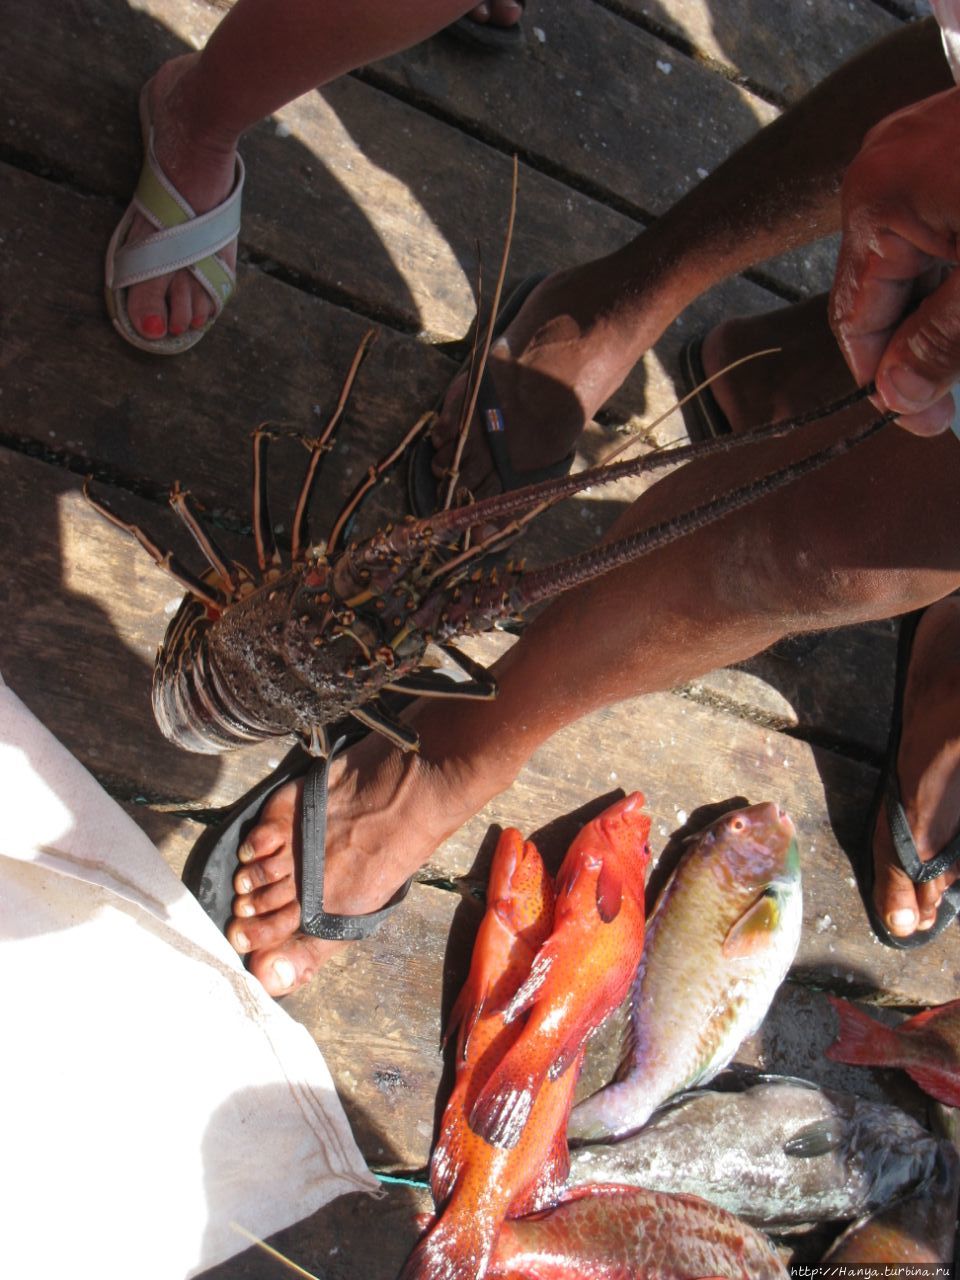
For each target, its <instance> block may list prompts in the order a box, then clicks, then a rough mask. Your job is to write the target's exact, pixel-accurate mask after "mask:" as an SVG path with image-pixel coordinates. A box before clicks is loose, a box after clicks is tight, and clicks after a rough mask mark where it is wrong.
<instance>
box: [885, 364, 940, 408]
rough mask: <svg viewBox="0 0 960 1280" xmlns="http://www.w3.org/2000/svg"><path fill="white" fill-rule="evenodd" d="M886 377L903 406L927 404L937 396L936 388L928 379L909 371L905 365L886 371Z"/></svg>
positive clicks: (914, 371) (911, 370)
mask: <svg viewBox="0 0 960 1280" xmlns="http://www.w3.org/2000/svg"><path fill="white" fill-rule="evenodd" d="M887 377H888V378H889V379H890V382H891V384H892V386H893V389H894V391H896V392H897V394H898V395H899V396H900V397H901V398H902V400H903V403H904V404H905V405H913V406H920V405H925V404H929V403H930V401H931V400H932V399H933V398H934V396H935V395H936V394H937V388H936V386H934V384H933V383H932V382H930V381H929V379H927V378H924V377H921V375H920V374H919V373H917V372H916V370H914V369H909V368H908V367H907V366H906V365H895V366H894V368H892V369H890V370H889V371H888V373H887Z"/></svg>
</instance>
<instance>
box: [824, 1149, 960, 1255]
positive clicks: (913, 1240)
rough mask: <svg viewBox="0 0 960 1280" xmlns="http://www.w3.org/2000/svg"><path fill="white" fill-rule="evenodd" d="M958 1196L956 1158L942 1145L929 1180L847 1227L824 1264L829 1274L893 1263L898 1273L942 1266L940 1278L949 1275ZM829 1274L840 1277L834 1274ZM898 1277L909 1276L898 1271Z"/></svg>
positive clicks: (959, 1168) (958, 1164)
mask: <svg viewBox="0 0 960 1280" xmlns="http://www.w3.org/2000/svg"><path fill="white" fill-rule="evenodd" d="M958 1194H960V1158H958V1156H957V1153H956V1151H955V1150H954V1148H953V1145H952V1144H951V1143H949V1142H945V1141H943V1142H941V1143H940V1146H939V1151H938V1154H937V1161H936V1164H935V1166H934V1168H933V1170H932V1171H931V1173H930V1176H929V1178H927V1179H926V1180H925V1181H924V1182H922V1183H921V1184H920V1185H919V1186H918V1187H917V1188H916V1189H915V1190H914V1191H912V1192H910V1194H909V1195H906V1196H903V1197H901V1198H899V1199H897V1200H896V1201H895V1202H894V1203H892V1204H890V1205H888V1206H887V1207H886V1208H883V1209H879V1210H878V1211H877V1212H876V1213H874V1214H872V1215H871V1216H870V1217H868V1218H866V1219H863V1220H861V1221H860V1222H855V1223H854V1224H853V1226H851V1227H848V1228H847V1230H846V1231H844V1232H843V1234H842V1235H841V1236H840V1238H839V1239H838V1240H836V1241H835V1242H834V1244H833V1245H832V1247H831V1248H830V1249H829V1250H828V1252H827V1254H826V1256H825V1257H824V1258H823V1262H824V1263H829V1265H830V1267H831V1268H836V1267H839V1266H841V1265H849V1266H865V1265H866V1264H868V1263H870V1264H872V1263H880V1262H886V1263H896V1264H897V1265H898V1268H899V1267H902V1268H907V1267H909V1266H917V1265H922V1264H927V1265H929V1264H941V1265H945V1267H946V1268H947V1269H946V1270H945V1271H944V1273H943V1274H945V1275H951V1274H952V1263H953V1257H954V1249H955V1247H956V1235H957V1197H958ZM828 1274H833V1275H838V1274H841V1273H840V1272H838V1271H836V1270H833V1271H831V1272H829V1273H828ZM897 1274H898V1275H907V1274H909V1272H908V1271H906V1270H902V1271H900V1270H898V1272H897ZM926 1274H928V1275H930V1274H932V1272H929V1271H928V1272H927V1273H926Z"/></svg>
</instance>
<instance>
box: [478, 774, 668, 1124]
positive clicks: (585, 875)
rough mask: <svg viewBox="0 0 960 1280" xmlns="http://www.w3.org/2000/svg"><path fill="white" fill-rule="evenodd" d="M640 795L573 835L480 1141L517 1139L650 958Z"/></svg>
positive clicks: (485, 1098)
mask: <svg viewBox="0 0 960 1280" xmlns="http://www.w3.org/2000/svg"><path fill="white" fill-rule="evenodd" d="M643 803H644V798H643V795H642V794H641V793H640V792H639V791H635V792H633V793H631V794H630V795H628V796H626V797H624V799H622V800H618V801H617V802H616V803H615V804H613V805H611V806H610V807H609V808H608V809H605V810H604V812H603V813H601V814H600V815H599V817H596V818H594V819H593V820H592V821H591V822H588V823H587V824H586V826H585V827H583V828H582V829H581V830H580V832H579V833H578V834H577V835H576V836H575V837H574V839H573V841H572V843H571V845H570V847H569V849H568V850H567V853H566V856H565V857H564V860H563V862H562V864H561V866H560V870H559V872H558V873H557V880H556V887H557V901H556V906H555V909H554V926H553V930H552V932H551V933H550V936H549V937H548V938H547V939H546V941H545V942H544V943H543V945H542V946H541V947H540V949H539V951H538V952H537V954H536V956H535V957H534V960H533V964H532V965H531V968H530V973H529V975H528V977H527V979H526V981H525V982H524V983H523V985H522V986H521V987H520V989H519V991H518V992H517V994H516V995H515V996H514V997H513V999H512V1000H511V1002H510V1004H509V1005H508V1007H507V1009H506V1011H505V1013H504V1018H505V1020H506V1021H507V1022H513V1021H515V1020H516V1019H519V1018H521V1016H523V1015H526V1016H525V1020H524V1025H523V1029H522V1031H521V1033H520V1035H519V1036H518V1037H517V1040H516V1042H515V1043H514V1044H513V1046H512V1047H511V1048H510V1049H509V1050H508V1051H507V1053H506V1054H505V1056H504V1058H503V1059H502V1061H501V1062H500V1064H499V1066H498V1067H497V1068H496V1069H495V1070H494V1072H493V1073H492V1075H491V1076H490V1079H489V1080H488V1081H487V1082H486V1084H485V1085H484V1086H483V1088H482V1089H481V1090H480V1093H479V1094H478V1096H477V1098H476V1101H475V1102H474V1104H473V1107H472V1108H471V1111H470V1115H469V1124H470V1127H471V1129H473V1131H474V1133H476V1134H477V1135H478V1136H479V1137H481V1138H483V1139H484V1140H485V1141H486V1142H490V1143H492V1144H493V1145H494V1146H501V1147H513V1146H516V1145H517V1143H518V1142H519V1141H520V1136H521V1134H522V1133H523V1130H524V1126H525V1125H526V1123H527V1120H528V1118H529V1116H530V1112H531V1110H532V1108H533V1104H534V1101H535V1100H536V1097H537V1094H538V1092H539V1090H540V1088H541V1086H542V1085H543V1083H544V1081H546V1080H557V1079H559V1078H560V1077H561V1076H562V1075H563V1074H564V1073H565V1072H567V1071H569V1070H570V1068H571V1066H572V1065H573V1064H574V1062H575V1061H576V1060H577V1059H578V1057H579V1055H580V1053H581V1050H582V1047H583V1045H584V1043H585V1042H586V1039H587V1037H588V1036H589V1035H590V1033H591V1032H592V1031H594V1030H595V1029H596V1028H597V1027H598V1026H599V1025H600V1024H601V1023H602V1022H603V1020H604V1019H605V1018H606V1017H607V1015H608V1014H609V1013H611V1012H612V1011H613V1010H614V1009H615V1008H616V1007H617V1006H618V1005H619V1004H621V1003H622V1001H623V999H624V997H625V996H626V994H627V992H628V991H629V989H630V983H631V981H632V979H633V976H634V973H635V972H636V968H637V965H638V963H639V961H640V955H641V952H642V950H643V937H644V916H645V903H644V894H645V887H646V874H647V868H648V866H649V862H650V844H649V836H650V819H649V817H648V816H647V815H646V814H645V813H643V811H642V806H643Z"/></svg>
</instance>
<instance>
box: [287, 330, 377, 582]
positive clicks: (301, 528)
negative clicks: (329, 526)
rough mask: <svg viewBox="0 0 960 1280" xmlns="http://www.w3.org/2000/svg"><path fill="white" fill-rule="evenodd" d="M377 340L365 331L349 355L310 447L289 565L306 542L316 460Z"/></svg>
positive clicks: (328, 443) (297, 559)
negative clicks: (340, 383)
mask: <svg viewBox="0 0 960 1280" xmlns="http://www.w3.org/2000/svg"><path fill="white" fill-rule="evenodd" d="M376 338H377V332H376V330H375V329H368V330H367V331H366V333H365V334H364V335H363V337H362V338H361V339H360V342H359V344H358V346H357V349H356V351H355V352H354V353H353V360H352V361H351V362H350V368H349V369H348V370H347V376H346V377H345V378H344V380H343V386H342V387H341V388H340V396H339V399H338V400H337V403H336V407H335V408H334V410H333V413H332V414H331V415H330V417H329V419H328V421H327V425H326V426H325V427H324V428H323V430H322V431H321V432H320V435H319V436H317V438H316V439H315V440H313V441H311V443H310V461H309V462H308V463H307V471H306V475H305V476H304V477H303V484H302V485H301V486H300V496H299V497H298V498H297V505H296V509H295V511H294V514H293V533H292V535H291V549H290V558H291V563H293V564H299V563H300V561H301V560H302V559H303V547H304V546H305V545H306V543H307V542H308V541H309V535H308V532H307V508H308V507H309V505H310V495H311V494H312V493H313V486H314V483H315V481H316V478H317V471H318V470H319V467H320V460H321V459H322V457H323V455H324V454H325V453H329V452H330V449H331V447H332V440H333V433H334V431H336V429H337V427H338V426H339V425H340V420H341V418H342V417H343V414H344V410H345V409H346V407H347V401H348V400H349V399H350V393H351V392H352V390H353V384H354V382H355V380H356V377H357V374H358V373H359V372H360V366H361V364H362V363H363V359H364V356H365V355H366V354H367V352H368V351H369V350H370V348H371V347H372V346H373V344H374V342H375V341H376ZM343 519H344V517H343V514H342V513H341V515H340V516H339V517H338V520H337V525H338V527H339V525H340V523H341V522H342V521H343Z"/></svg>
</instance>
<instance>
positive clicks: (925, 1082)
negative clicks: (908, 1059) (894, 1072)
mask: <svg viewBox="0 0 960 1280" xmlns="http://www.w3.org/2000/svg"><path fill="white" fill-rule="evenodd" d="M904 1070H905V1071H906V1073H907V1075H908V1076H909V1077H910V1079H911V1080H913V1081H914V1082H915V1083H916V1084H918V1085H919V1086H920V1088H921V1089H922V1090H923V1091H924V1093H928V1094H930V1096H931V1097H932V1098H936V1099H937V1101H938V1102H943V1103H945V1104H946V1105H947V1106H948V1107H960V1080H958V1079H957V1077H956V1074H954V1075H950V1074H948V1073H947V1072H946V1071H944V1070H939V1071H938V1070H937V1069H936V1067H925V1066H915V1065H913V1064H911V1065H910V1066H909V1067H904Z"/></svg>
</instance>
